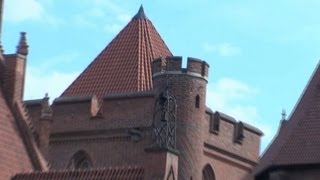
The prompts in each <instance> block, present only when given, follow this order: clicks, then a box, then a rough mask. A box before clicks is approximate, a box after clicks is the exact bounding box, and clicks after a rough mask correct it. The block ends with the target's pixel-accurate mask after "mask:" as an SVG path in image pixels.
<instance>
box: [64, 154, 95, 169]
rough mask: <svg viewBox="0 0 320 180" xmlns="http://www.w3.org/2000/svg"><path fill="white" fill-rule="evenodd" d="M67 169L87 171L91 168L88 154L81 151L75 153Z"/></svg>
mask: <svg viewBox="0 0 320 180" xmlns="http://www.w3.org/2000/svg"><path fill="white" fill-rule="evenodd" d="M68 168H70V169H89V168H92V162H91V159H90V157H89V155H88V153H86V152H85V151H83V150H79V151H78V152H76V153H75V154H74V155H73V156H72V158H71V160H70V162H69V165H68Z"/></svg>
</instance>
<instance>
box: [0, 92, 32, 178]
mask: <svg viewBox="0 0 320 180" xmlns="http://www.w3.org/2000/svg"><path fill="white" fill-rule="evenodd" d="M0 137H1V138H0V158H1V160H0V179H9V177H10V176H11V175H14V174H16V173H18V172H28V171H32V170H33V165H32V162H31V160H30V158H29V154H28V151H27V148H26V147H25V145H24V142H23V140H22V138H21V134H20V132H19V128H18V127H17V124H16V121H15V119H14V116H13V114H12V111H11V109H10V108H9V106H8V105H7V103H6V101H5V99H4V95H3V93H2V90H1V87H0Z"/></svg>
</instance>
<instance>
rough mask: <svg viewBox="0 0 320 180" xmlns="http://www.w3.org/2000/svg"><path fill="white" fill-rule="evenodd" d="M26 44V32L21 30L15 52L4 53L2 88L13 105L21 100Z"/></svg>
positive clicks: (26, 52)
mask: <svg viewBox="0 0 320 180" xmlns="http://www.w3.org/2000/svg"><path fill="white" fill-rule="evenodd" d="M27 55H28V45H27V40H26V33H25V32H21V35H20V40H19V43H18V46H17V51H16V54H7V55H4V59H5V74H4V79H3V84H4V89H5V93H6V97H7V100H8V102H9V103H10V104H11V105H13V103H14V102H15V101H22V99H23V92H24V80H25V71H26V60H27Z"/></svg>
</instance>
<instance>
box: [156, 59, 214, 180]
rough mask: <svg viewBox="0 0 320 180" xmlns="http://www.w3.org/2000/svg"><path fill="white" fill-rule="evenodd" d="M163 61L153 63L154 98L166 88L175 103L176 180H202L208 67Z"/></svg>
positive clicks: (195, 61)
mask: <svg viewBox="0 0 320 180" xmlns="http://www.w3.org/2000/svg"><path fill="white" fill-rule="evenodd" d="M181 64H182V57H166V58H161V59H156V60H155V61H154V62H153V84H154V86H153V87H154V89H155V91H156V93H157V94H160V93H161V92H163V91H164V90H165V89H166V87H168V88H169V92H170V94H172V95H173V96H174V97H175V99H176V103H177V118H176V119H177V122H176V123H177V130H176V133H177V135H176V144H177V150H178V151H179V153H180V155H179V167H178V168H179V170H178V174H179V175H178V176H179V179H190V178H191V177H192V179H201V176H202V171H201V169H202V164H201V163H202V159H201V158H202V155H201V154H202V153H203V134H204V133H205V132H204V129H205V127H203V126H204V121H205V118H204V116H205V110H206V105H205V99H206V85H207V78H208V68H209V65H208V64H207V63H206V62H204V61H201V60H199V59H195V58H188V62H187V68H182V67H181Z"/></svg>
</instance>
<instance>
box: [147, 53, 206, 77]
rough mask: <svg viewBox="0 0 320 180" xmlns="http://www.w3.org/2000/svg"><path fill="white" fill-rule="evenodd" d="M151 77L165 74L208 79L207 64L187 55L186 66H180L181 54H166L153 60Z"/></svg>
mask: <svg viewBox="0 0 320 180" xmlns="http://www.w3.org/2000/svg"><path fill="white" fill-rule="evenodd" d="M152 69H153V78H155V77H157V76H163V75H165V74H175V75H189V76H193V77H197V78H203V79H205V80H207V79H208V71H209V64H208V63H207V62H205V61H202V60H200V59H196V58H192V57H188V58H187V68H182V57H181V56H168V57H162V58H158V59H156V60H154V61H153V64H152Z"/></svg>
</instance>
